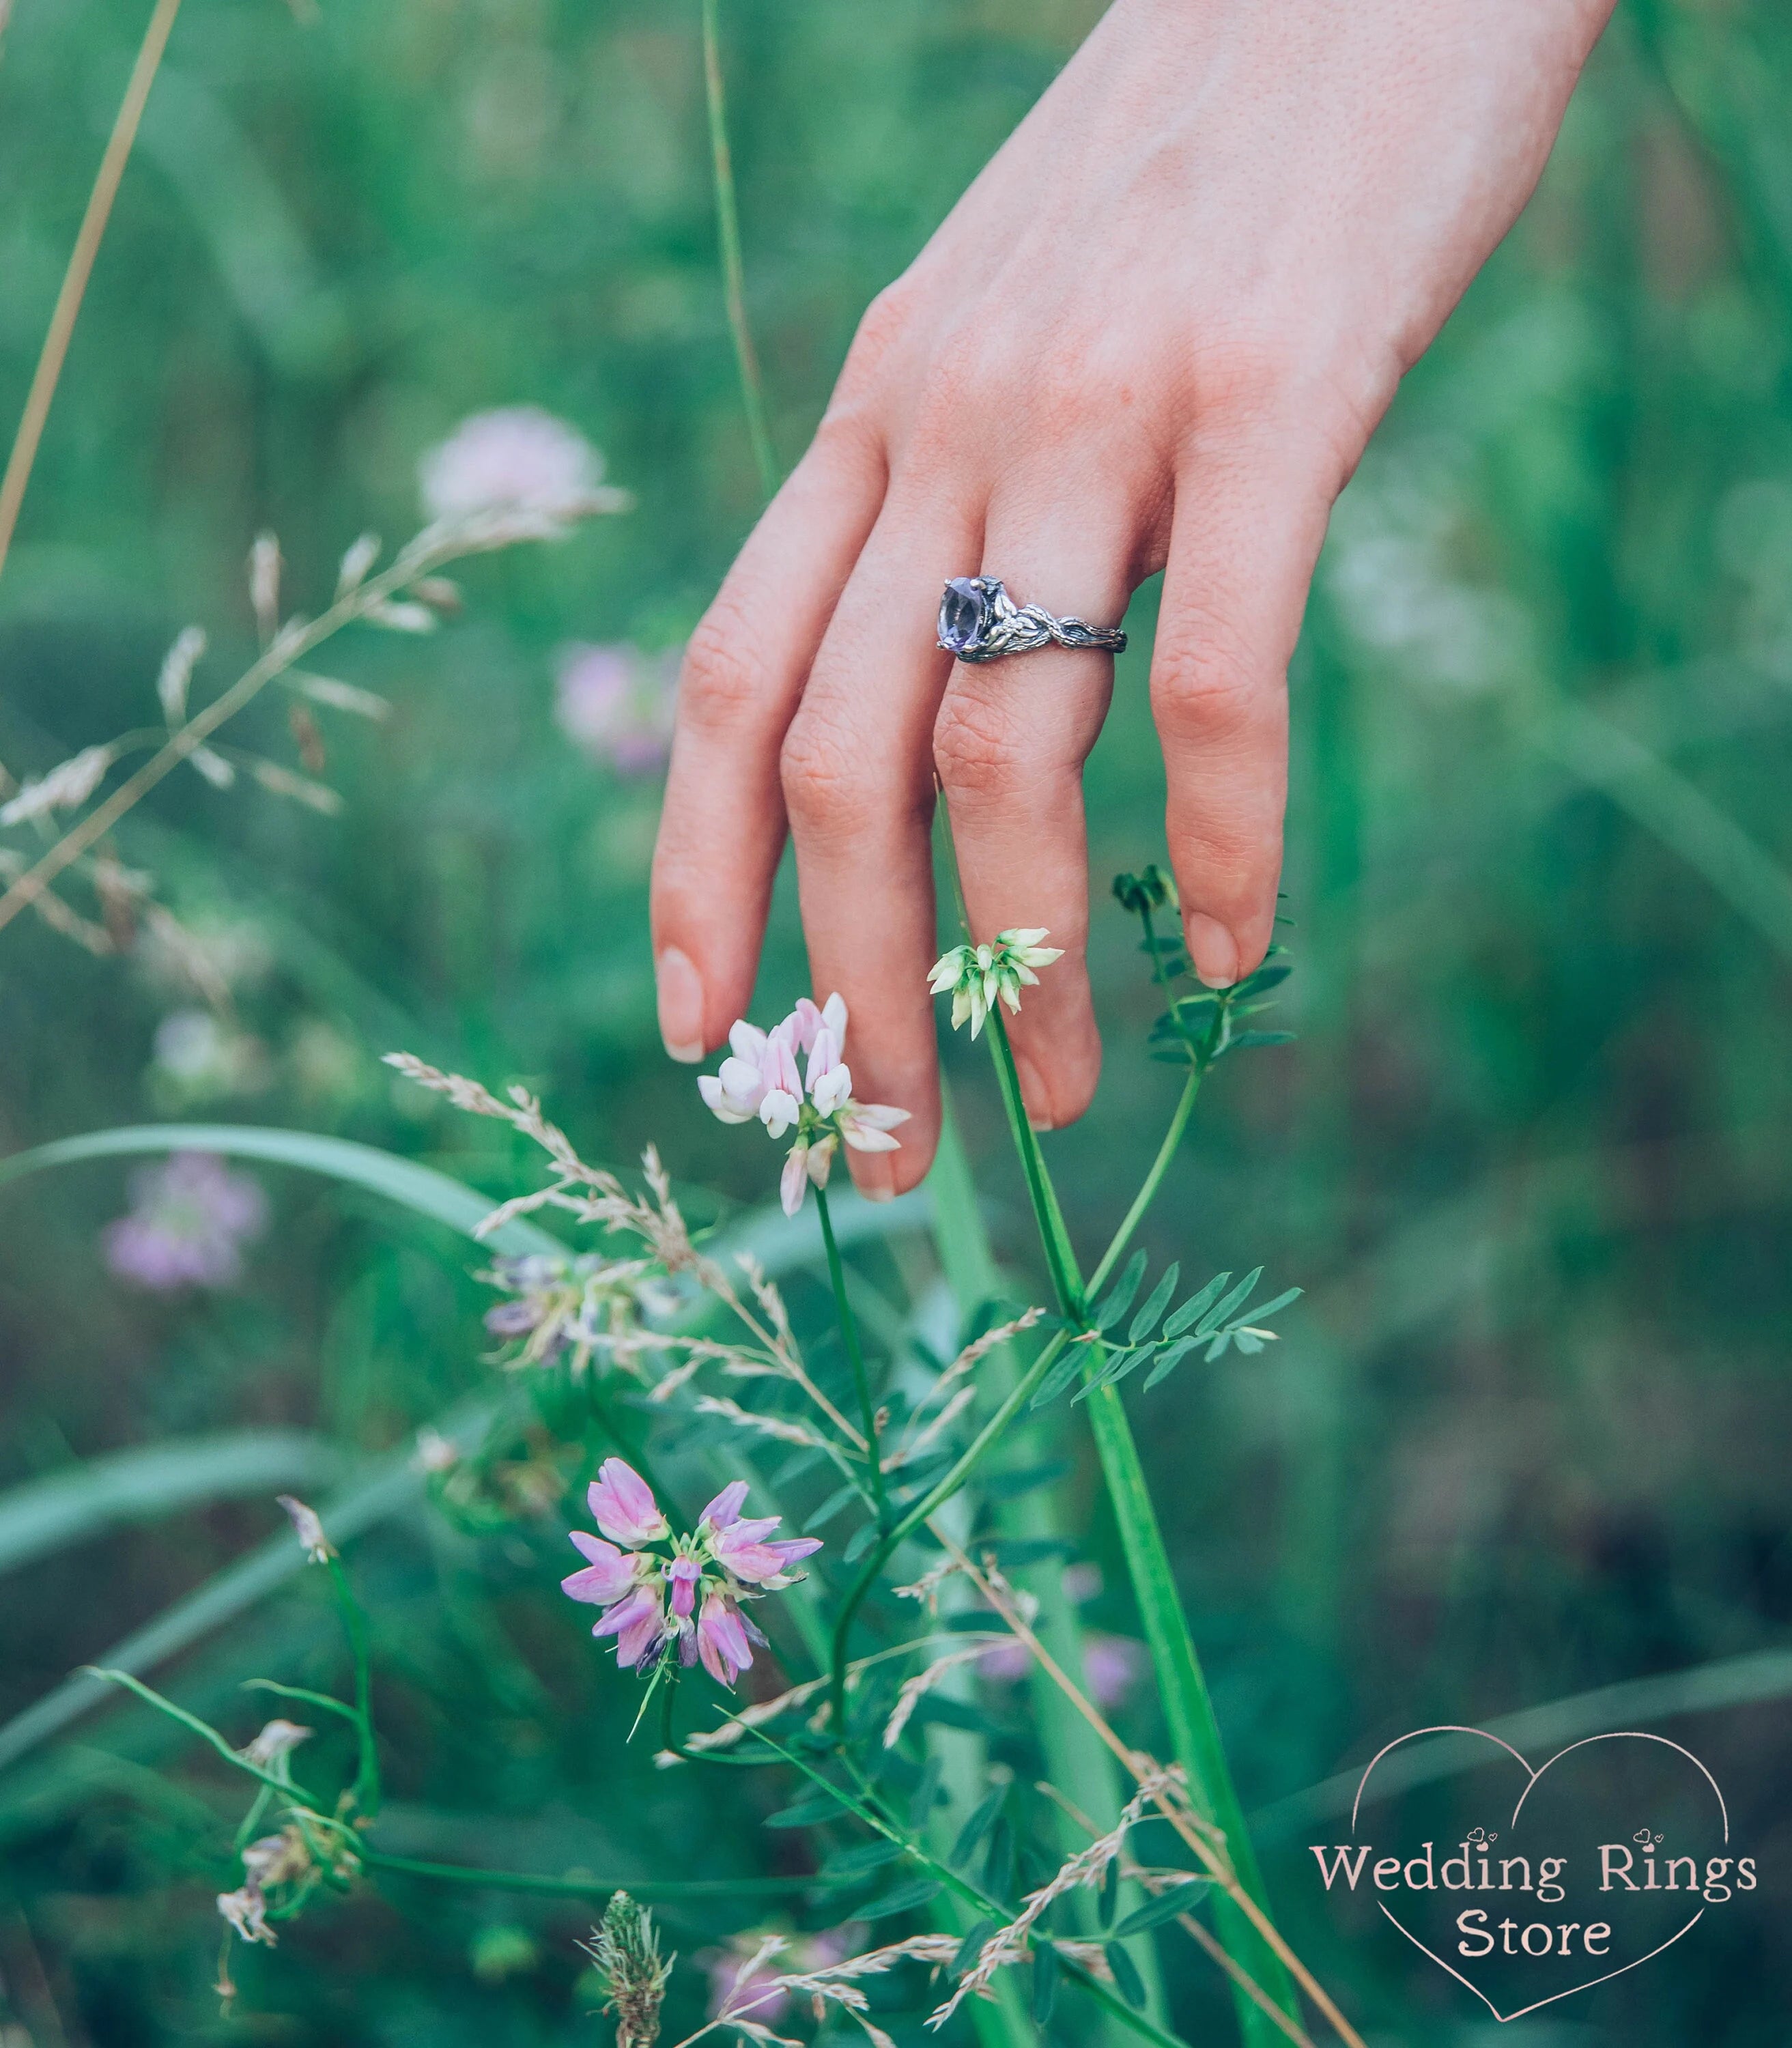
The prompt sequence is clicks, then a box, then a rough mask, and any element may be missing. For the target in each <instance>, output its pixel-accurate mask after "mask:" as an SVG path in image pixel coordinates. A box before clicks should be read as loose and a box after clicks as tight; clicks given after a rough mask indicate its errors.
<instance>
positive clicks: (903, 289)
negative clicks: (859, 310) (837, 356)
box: [840, 277, 918, 394]
mask: <svg viewBox="0 0 1792 2048" xmlns="http://www.w3.org/2000/svg"><path fill="white" fill-rule="evenodd" d="M917 296H918V295H917V292H916V290H915V288H914V286H913V284H912V283H911V282H910V280H909V279H908V278H907V277H898V278H897V279H896V281H894V283H893V284H889V285H885V286H884V288H883V289H882V291H881V292H879V293H878V295H877V297H875V299H873V300H872V301H871V304H869V305H868V306H867V308H865V310H864V312H863V315H862V316H860V319H859V325H858V327H857V328H856V329H855V331H854V333H853V336H852V343H851V347H849V348H848V350H847V352H846V363H845V366H844V368H843V369H842V370H841V372H840V389H841V390H842V391H843V392H844V393H848V394H858V393H859V392H861V391H862V390H863V388H864V386H866V385H867V384H869V383H871V382H875V380H876V378H878V376H879V373H880V372H881V371H882V369H883V368H884V367H885V365H886V363H888V361H889V359H890V355H891V354H892V352H893V351H895V350H896V349H897V348H898V347H899V345H900V344H901V343H902V342H903V341H904V340H905V339H906V337H907V336H908V335H909V334H910V332H911V330H912V329H913V326H914V324H915V316H916V312H917Z"/></svg>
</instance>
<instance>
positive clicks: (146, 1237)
mask: <svg viewBox="0 0 1792 2048" xmlns="http://www.w3.org/2000/svg"><path fill="white" fill-rule="evenodd" d="M130 1191H131V1197H132V1200H133V1203H134V1206H133V1208H132V1209H131V1212H130V1215H129V1216H120V1217H119V1218H118V1221H117V1222H116V1223H111V1224H107V1226H106V1228H105V1231H104V1232H103V1234H102V1238H101V1242H102V1243H103V1246H104V1248H105V1253H106V1263H107V1265H108V1266H110V1267H111V1270H112V1271H113V1272H114V1273H115V1274H117V1275H118V1278H120V1279H121V1280H130V1281H132V1282H135V1284H136V1285H137V1286H139V1287H149V1288H153V1289H154V1290H156V1291H157V1293H164V1294H165V1293H171V1292H173V1290H176V1289H177V1288H181V1287H230V1286H235V1283H236V1282H237V1281H239V1279H241V1278H242V1247H243V1246H244V1245H245V1244H246V1243H249V1242H250V1241H251V1240H252V1239H255V1238H257V1237H259V1236H260V1235H261V1234H262V1232H263V1231H264V1230H265V1229H266V1228H267V1220H268V1205H267V1198H266V1196H265V1195H263V1193H262V1190H261V1189H260V1188H259V1186H258V1185H257V1184H256V1183H255V1182H254V1181H251V1180H250V1179H249V1178H248V1177H247V1176H246V1175H245V1174H242V1173H231V1171H230V1170H229V1169H228V1168H227V1166H225V1164H224V1162H223V1160H222V1159H220V1158H219V1157H218V1156H217V1154H215V1153H213V1152H176V1153H175V1154H173V1157H172V1158H170V1159H169V1160H168V1161H167V1162H166V1163H165V1164H164V1165H162V1166H151V1167H148V1168H146V1169H145V1170H144V1171H142V1173H135V1174H134V1175H133V1176H132V1177H131V1183H130Z"/></svg>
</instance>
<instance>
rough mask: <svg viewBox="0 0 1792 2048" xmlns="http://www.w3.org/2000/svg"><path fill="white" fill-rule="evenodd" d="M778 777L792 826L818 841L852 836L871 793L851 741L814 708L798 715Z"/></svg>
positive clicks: (833, 721) (870, 784) (786, 741)
mask: <svg viewBox="0 0 1792 2048" xmlns="http://www.w3.org/2000/svg"><path fill="white" fill-rule="evenodd" d="M778 774H779V776H780V778H781V779H782V782H783V785H784V802H785V808H786V809H787V810H788V811H789V814H790V816H791V818H792V819H793V820H794V821H795V822H796V823H797V824H799V825H801V826H803V827H805V828H808V829H809V831H810V832H813V833H820V834H822V835H828V834H836V833H840V832H851V831H852V830H854V829H855V828H856V827H857V826H858V825H859V824H860V823H861V822H862V821H863V818H864V816H865V814H866V810H867V805H868V804H869V802H870V801H871V797H872V795H873V793H874V791H875V787H876V778H875V777H872V776H870V775H868V774H867V772H866V766H865V762H864V760H863V754H862V752H861V750H860V749H859V747H856V746H855V744H854V743H853V740H852V739H851V735H850V734H848V732H846V731H844V729H843V728H842V727H841V726H840V723H839V721H838V720H836V719H834V718H832V716H829V715H828V713H827V712H821V711H818V710H816V709H813V708H809V709H805V710H804V711H803V712H801V713H800V714H799V715H798V716H797V718H796V720H794V721H793V723H792V725H791V727H790V730H789V731H788V732H787V733H786V734H785V736H784V747H783V751H782V754H781V755H780V757H779V760H778Z"/></svg>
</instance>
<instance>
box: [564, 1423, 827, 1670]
mask: <svg viewBox="0 0 1792 2048" xmlns="http://www.w3.org/2000/svg"><path fill="white" fill-rule="evenodd" d="M589 1499H590V1501H591V1510H592V1517H593V1519H595V1522H596V1523H597V1526H598V1527H599V1530H601V1531H602V1532H603V1534H602V1536H601V1537H599V1536H591V1535H588V1534H586V1533H585V1531H584V1530H582V1529H575V1530H572V1531H571V1532H570V1534H571V1540H572V1546H573V1548H574V1549H575V1550H577V1551H579V1552H580V1553H581V1554H582V1555H583V1556H584V1557H585V1558H586V1559H587V1560H588V1561H587V1563H586V1564H585V1565H584V1566H583V1568H582V1569H580V1570H578V1571H576V1572H573V1573H571V1574H569V1575H568V1577H566V1578H564V1579H562V1580H561V1581H560V1585H561V1588H563V1590H564V1592H567V1593H568V1594H569V1595H570V1596H572V1598H573V1599H574V1600H585V1601H588V1602H589V1603H590V1604H592V1606H594V1607H600V1608H603V1616H602V1618H601V1619H599V1621H598V1623H597V1624H596V1626H595V1627H594V1628H593V1629H592V1635H597V1636H605V1635H613V1636H615V1639H616V1662H618V1663H619V1665H621V1666H623V1668H624V1669H625V1670H637V1671H639V1672H642V1673H643V1674H645V1673H647V1672H650V1671H653V1670H656V1669H657V1667H658V1666H659V1663H660V1662H661V1658H665V1657H667V1656H669V1655H671V1654H673V1652H674V1650H676V1653H677V1658H678V1661H679V1662H680V1663H681V1664H687V1665H688V1664H695V1663H696V1662H699V1661H701V1662H702V1665H703V1668H704V1670H706V1671H707V1672H708V1674H709V1675H710V1677H711V1678H713V1679H715V1680H716V1682H717V1684H718V1685H733V1683H734V1681H735V1678H736V1677H737V1676H738V1675H739V1674H740V1673H741V1672H742V1671H744V1670H746V1669H747V1666H749V1665H750V1664H751V1662H753V1647H752V1646H753V1645H754V1643H764V1641H765V1637H764V1636H763V1635H761V1634H760V1632H759V1631H758V1629H757V1628H755V1627H754V1625H753V1623H751V1620H749V1619H748V1618H747V1616H746V1615H745V1614H743V1612H741V1603H742V1601H743V1600H757V1599H758V1598H759V1597H760V1596H762V1594H765V1593H768V1592H781V1591H782V1589H783V1588H785V1586H790V1585H794V1584H796V1582H797V1580H798V1579H799V1578H801V1577H802V1574H801V1573H800V1572H799V1573H792V1572H791V1571H790V1569H789V1567H790V1566H791V1565H793V1564H794V1563H795V1562H796V1561H797V1559H798V1558H799V1557H808V1556H809V1553H811V1552H812V1551H814V1550H820V1548H821V1539H820V1538H819V1537H818V1536H797V1537H785V1538H782V1539H780V1540H778V1541H771V1540H768V1539H770V1537H771V1532H772V1531H773V1530H774V1529H775V1528H776V1527H777V1526H778V1521H779V1517H778V1516H777V1515H765V1516H762V1517H758V1518H757V1519H752V1518H743V1515H742V1514H741V1509H742V1507H743V1506H744V1505H745V1503H746V1500H747V1482H746V1480H743V1479H737V1480H735V1481H734V1482H733V1483H732V1484H731V1485H728V1486H725V1487H723V1489H722V1491H720V1493H719V1494H717V1495H716V1498H715V1499H713V1500H712V1501H711V1502H710V1503H709V1504H708V1507H705V1508H704V1511H703V1512H702V1514H701V1515H699V1516H698V1518H697V1526H696V1533H695V1534H693V1535H689V1536H674V1535H673V1533H672V1525H671V1523H670V1522H668V1521H667V1520H666V1519H665V1515H663V1514H662V1513H661V1510H660V1504H659V1503H658V1502H657V1500H656V1499H654V1490H653V1488H651V1487H650V1486H649V1485H648V1484H647V1482H646V1480H644V1479H643V1478H642V1476H641V1475H640V1474H639V1473H638V1472H636V1471H635V1470H634V1468H633V1467H632V1466H630V1465H627V1464H624V1463H623V1460H621V1459H620V1458H606V1459H605V1460H604V1461H603V1464H602V1465H601V1466H600V1467H599V1469H598V1475H597V1477H596V1479H595V1480H594V1481H593V1482H592V1488H591V1492H590V1495H589ZM605 1539H607V1540H605ZM653 1546H664V1548H663V1549H656V1548H654V1547H653Z"/></svg>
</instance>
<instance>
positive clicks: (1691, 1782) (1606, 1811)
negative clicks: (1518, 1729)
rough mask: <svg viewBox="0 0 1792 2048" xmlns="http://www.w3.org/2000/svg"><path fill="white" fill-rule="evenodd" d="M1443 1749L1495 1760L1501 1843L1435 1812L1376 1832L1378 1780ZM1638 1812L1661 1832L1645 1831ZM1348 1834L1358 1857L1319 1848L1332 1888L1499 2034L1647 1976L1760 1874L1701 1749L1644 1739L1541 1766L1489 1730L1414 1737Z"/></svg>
mask: <svg viewBox="0 0 1792 2048" xmlns="http://www.w3.org/2000/svg"><path fill="white" fill-rule="evenodd" d="M1433 1737H1452V1738H1456V1739H1457V1740H1462V1739H1464V1738H1467V1739H1468V1740H1470V1741H1471V1742H1474V1743H1479V1744H1485V1745H1486V1746H1487V1751H1486V1762H1485V1763H1484V1764H1483V1765H1481V1766H1480V1767H1477V1768H1476V1769H1475V1770H1474V1771H1473V1772H1472V1792H1471V1793H1470V1794H1468V1795H1467V1796H1471V1797H1472V1798H1473V1801H1474V1803H1475V1804H1476V1805H1479V1806H1481V1809H1482V1811H1483V1813H1486V1812H1487V1807H1488V1804H1490V1803H1492V1802H1495V1801H1498V1802H1499V1806H1498V1807H1497V1808H1496V1811H1497V1813H1498V1816H1499V1820H1500V1821H1501V1823H1502V1825H1501V1827H1500V1828H1499V1829H1494V1828H1491V1827H1489V1826H1488V1825H1486V1824H1485V1822H1478V1823H1477V1824H1476V1825H1475V1826H1473V1827H1472V1828H1467V1829H1460V1831H1454V1830H1453V1831H1452V1832H1451V1833H1450V1835H1449V1839H1448V1840H1442V1839H1440V1838H1439V1833H1438V1830H1439V1829H1440V1826H1448V1825H1449V1823H1448V1822H1447V1821H1442V1820H1441V1819H1440V1817H1438V1815H1437V1809H1436V1807H1435V1806H1434V1805H1433V1806H1429V1807H1425V1806H1421V1808H1420V1809H1419V1811H1420V1814H1421V1816H1423V1815H1425V1814H1426V1813H1429V1815H1430V1818H1429V1821H1427V1820H1425V1819H1424V1818H1423V1817H1420V1818H1418V1819H1415V1818H1414V1816H1413V1815H1412V1814H1411V1813H1403V1812H1402V1811H1401V1810H1400V1809H1398V1807H1395V1808H1394V1809H1393V1810H1392V1811H1385V1810H1383V1811H1378V1813H1377V1814H1376V1816H1375V1826H1374V1827H1373V1829H1371V1828H1370V1826H1369V1825H1368V1821H1367V1816H1366V1815H1365V1812H1364V1809H1365V1807H1366V1806H1370V1805H1371V1804H1372V1803H1373V1802H1375V1799H1376V1798H1377V1796H1378V1795H1377V1794H1375V1793H1374V1792H1372V1791H1371V1784H1372V1781H1373V1780H1374V1778H1375V1772H1376V1771H1377V1770H1378V1769H1379V1768H1380V1767H1382V1766H1383V1765H1384V1764H1385V1763H1387V1759H1389V1758H1390V1757H1391V1756H1392V1755H1394V1753H1395V1752H1396V1751H1399V1750H1401V1749H1402V1748H1404V1747H1406V1746H1407V1745H1409V1744H1414V1743H1418V1742H1421V1741H1423V1740H1426V1739H1428V1738H1433ZM1458 1782H1461V1781H1460V1779H1459V1781H1458ZM1639 1809H1641V1811H1642V1813H1647V1814H1648V1815H1649V1816H1650V1825H1647V1826H1643V1827H1639V1826H1638V1825H1636V1823H1637V1820H1638V1817H1639ZM1471 1810H1472V1809H1471ZM1490 1818H1491V1816H1490ZM1351 1833H1352V1844H1350V1845H1349V1847H1348V1849H1345V1848H1342V1847H1339V1846H1336V1845H1334V1847H1333V1848H1331V1849H1327V1850H1325V1851H1323V1852H1322V1851H1321V1850H1319V1849H1317V1848H1315V1851H1314V1853H1315V1854H1316V1855H1317V1856H1318V1857H1319V1863H1320V1870H1321V1875H1325V1883H1326V1888H1327V1890H1328V1891H1331V1890H1332V1889H1333V1888H1334V1887H1336V1889H1337V1890H1339V1891H1344V1890H1345V1889H1346V1888H1347V1887H1348V1891H1351V1892H1352V1893H1355V1894H1356V1895H1358V1896H1359V1897H1361V1896H1363V1895H1367V1896H1368V1897H1370V1898H1372V1899H1374V1902H1375V1905H1376V1906H1377V1907H1379V1910H1380V1912H1381V1913H1382V1914H1383V1915H1384V1916H1385V1917H1386V1918H1387V1920H1389V1921H1391V1922H1392V1923H1393V1925H1394V1926H1395V1927H1397V1928H1398V1930H1399V1931H1400V1932H1401V1933H1402V1934H1403V1935H1405V1937H1406V1939H1407V1940H1408V1941H1410V1942H1411V1943H1412V1944H1413V1945H1414V1947H1415V1948H1417V1949H1419V1950H1420V1951H1421V1952H1422V1953H1423V1954H1425V1956H1427V1957H1429V1958H1430V1960H1431V1961H1433V1963H1435V1964H1436V1965H1437V1967H1438V1968H1440V1969H1441V1970H1444V1971H1445V1972H1448V1974H1449V1976H1453V1977H1454V1978H1455V1979H1456V1981H1457V1983H1459V1984H1462V1985H1464V1986H1465V1987H1466V1988H1467V1989H1468V1990H1469V1991H1471V1992H1473V1993H1474V1995H1475V1996H1476V1998H1477V1999H1479V2000H1480V2001H1481V2003H1483V2004H1484V2006H1486V2007H1487V2008H1488V2011H1490V2012H1491V2014H1492V2015H1493V2016H1494V2018H1495V2019H1496V2020H1500V2021H1506V2020H1512V2019H1519V2018H1522V2016H1523V2015H1525V2014H1526V2013H1530V2012H1535V2011H1538V2009H1539V2008H1540V2007H1543V2006H1546V2005H1553V2004H1554V2003H1557V2001H1558V2000H1561V1999H1565V1998H1570V1997H1573V1996H1575V1995H1576V1994H1577V1993H1578V1992H1583V1991H1588V1990H1590V1989H1592V1987H1593V1986H1594V1985H1596V1984H1604V1983H1607V1982H1608V1981H1609V1980H1611V1979H1612V1978H1613V1977H1616V1976H1623V1975H1624V1974H1625V1973H1626V1972H1628V1971H1631V1970H1634V1969H1637V1968H1640V1967H1641V1966H1642V1965H1643V1964H1644V1963H1647V1962H1649V1961H1653V1960H1654V1957H1658V1956H1659V1955H1661V1954H1662V1953H1663V1951H1664V1950H1666V1949H1670V1948H1672V1947H1673V1945H1674V1943H1675V1942H1677V1941H1681V1939H1683V1938H1684V1937H1685V1936H1686V1935H1687V1934H1690V1933H1691V1931H1692V1930H1693V1928H1694V1927H1696V1926H1697V1925H1698V1923H1699V1922H1700V1920H1701V1919H1702V1918H1704V1916H1705V1913H1706V1911H1707V1910H1709V1907H1710V1906H1712V1905H1713V1904H1714V1903H1720V1901H1721V1900H1723V1899H1727V1898H1728V1897H1729V1896H1730V1895H1731V1893H1732V1889H1733V1888H1734V1887H1737V1886H1739V1885H1740V1887H1741V1888H1743V1889H1745V1890H1746V1889H1751V1888H1753V1885H1754V1882H1755V1879H1754V1871H1753V1864H1752V1861H1751V1860H1745V1861H1739V1860H1737V1859H1735V1858H1733V1857H1732V1856H1730V1855H1729V1854H1728V1845H1729V1839H1730V1826H1729V1814H1728V1809H1727V1808H1726V1806H1725V1805H1724V1795H1723V1794H1722V1792H1721V1791H1720V1789H1719V1787H1718V1785H1717V1782H1716V1779H1715V1778H1713V1777H1712V1775H1711V1773H1710V1772H1709V1771H1708V1770H1706V1768H1705V1766H1704V1764H1702V1763H1701V1762H1700V1761H1699V1759H1697V1757H1696V1756H1694V1755H1693V1753H1692V1751H1690V1750H1688V1749H1685V1748H1684V1747H1681V1744H1678V1743H1675V1742H1671V1741H1670V1740H1668V1739H1667V1738H1666V1736H1657V1735H1650V1734H1647V1733H1645V1732H1641V1731H1637V1730H1623V1731H1619V1732H1614V1733H1612V1734H1609V1735H1600V1736H1588V1737H1586V1738H1585V1739H1584V1740H1581V1741H1579V1742H1575V1743H1570V1744H1569V1745H1568V1746H1567V1747H1565V1748H1563V1749H1561V1750H1558V1751H1557V1752H1556V1754H1555V1755H1553V1756H1551V1757H1549V1758H1547V1759H1545V1761H1544V1762H1542V1763H1540V1764H1538V1765H1537V1766H1535V1767H1533V1766H1532V1765H1531V1763H1530V1762H1529V1761H1528V1760H1527V1759H1526V1758H1525V1757H1524V1756H1522V1755H1520V1754H1519V1751H1517V1750H1516V1749H1515V1748H1513V1747H1512V1746H1511V1744H1509V1743H1507V1742H1503V1741H1502V1740H1500V1739H1499V1737H1498V1736H1491V1735H1488V1734H1487V1733H1486V1732H1485V1731H1484V1730H1482V1729H1480V1728H1418V1729H1415V1730H1414V1731H1413V1732H1411V1733H1410V1734H1409V1735H1405V1736H1401V1737H1400V1738H1399V1739H1398V1740H1397V1741H1395V1742H1392V1743H1390V1744H1387V1747H1385V1748H1383V1750H1381V1751H1379V1753H1378V1754H1377V1755H1375V1757H1374V1758H1373V1759H1371V1762H1370V1763H1369V1765H1368V1767H1367V1769H1366V1770H1365V1771H1363V1778H1362V1781H1361V1782H1360V1784H1359V1786H1358V1787H1357V1794H1356V1804H1355V1806H1354V1807H1353V1808H1352V1814H1351ZM1365 1837H1372V1838H1371V1839H1365ZM1502 1837H1503V1838H1504V1839H1503V1840H1502ZM1496 1843H1497V1844H1500V1846H1499V1849H1498V1850H1497V1851H1496V1850H1495V1844H1496ZM1339 1857H1342V1858H1344V1860H1343V1861H1341V1862H1340V1861H1339V1860H1337V1859H1338V1858H1339ZM1328 1858H1329V1859H1331V1860H1330V1861H1329V1862H1328ZM1745 1869H1746V1871H1747V1875H1746V1876H1744V1875H1742V1873H1743V1872H1744V1870H1745ZM1327 1872H1329V1873H1330V1874H1329V1875H1326V1873H1327Z"/></svg>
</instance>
